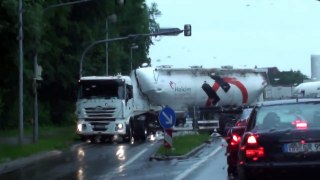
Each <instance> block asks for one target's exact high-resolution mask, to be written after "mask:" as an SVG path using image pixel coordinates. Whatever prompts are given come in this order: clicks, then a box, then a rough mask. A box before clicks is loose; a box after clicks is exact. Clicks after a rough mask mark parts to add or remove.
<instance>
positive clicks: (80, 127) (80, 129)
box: [78, 124, 87, 132]
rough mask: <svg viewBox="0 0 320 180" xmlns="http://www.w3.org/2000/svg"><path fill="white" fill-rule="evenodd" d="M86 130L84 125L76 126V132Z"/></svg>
mask: <svg viewBox="0 0 320 180" xmlns="http://www.w3.org/2000/svg"><path fill="white" fill-rule="evenodd" d="M86 128H87V125H86V124H78V131H79V132H81V131H84V130H85V129H86Z"/></svg>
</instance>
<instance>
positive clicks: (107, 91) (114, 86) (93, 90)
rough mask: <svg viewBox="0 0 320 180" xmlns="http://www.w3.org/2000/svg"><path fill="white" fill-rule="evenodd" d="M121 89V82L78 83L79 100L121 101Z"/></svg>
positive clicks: (122, 96)
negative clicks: (101, 99) (103, 99)
mask: <svg viewBox="0 0 320 180" xmlns="http://www.w3.org/2000/svg"><path fill="white" fill-rule="evenodd" d="M123 87H124V83H123V82H122V81H121V80H82V81H80V83H79V98H80V99H93V98H105V99H123V98H124V93H125V92H124V88H123Z"/></svg>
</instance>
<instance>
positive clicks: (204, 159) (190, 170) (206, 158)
mask: <svg viewBox="0 0 320 180" xmlns="http://www.w3.org/2000/svg"><path fill="white" fill-rule="evenodd" d="M221 148H222V147H221V146H218V147H217V148H216V149H215V150H214V151H213V152H212V153H210V154H209V155H208V156H207V157H205V158H203V159H202V160H201V161H199V162H197V163H196V164H194V165H193V166H191V167H190V168H189V169H188V170H186V171H184V172H183V173H181V174H180V175H179V176H177V177H176V178H174V180H181V179H183V178H185V177H186V176H187V175H189V174H190V173H191V172H192V171H193V170H195V169H197V168H198V167H199V166H200V165H201V164H202V163H204V162H205V161H207V160H208V159H209V158H210V157H211V156H213V155H215V154H216V153H217V152H219V151H220V149H221Z"/></svg>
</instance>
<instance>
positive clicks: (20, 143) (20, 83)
mask: <svg viewBox="0 0 320 180" xmlns="http://www.w3.org/2000/svg"><path fill="white" fill-rule="evenodd" d="M18 11H19V35H18V39H19V145H22V140H23V30H22V28H23V17H22V13H23V10H22V0H19V9H18Z"/></svg>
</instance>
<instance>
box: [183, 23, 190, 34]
mask: <svg viewBox="0 0 320 180" xmlns="http://www.w3.org/2000/svg"><path fill="white" fill-rule="evenodd" d="M183 32H184V36H191V24H185V25H184V30H183Z"/></svg>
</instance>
